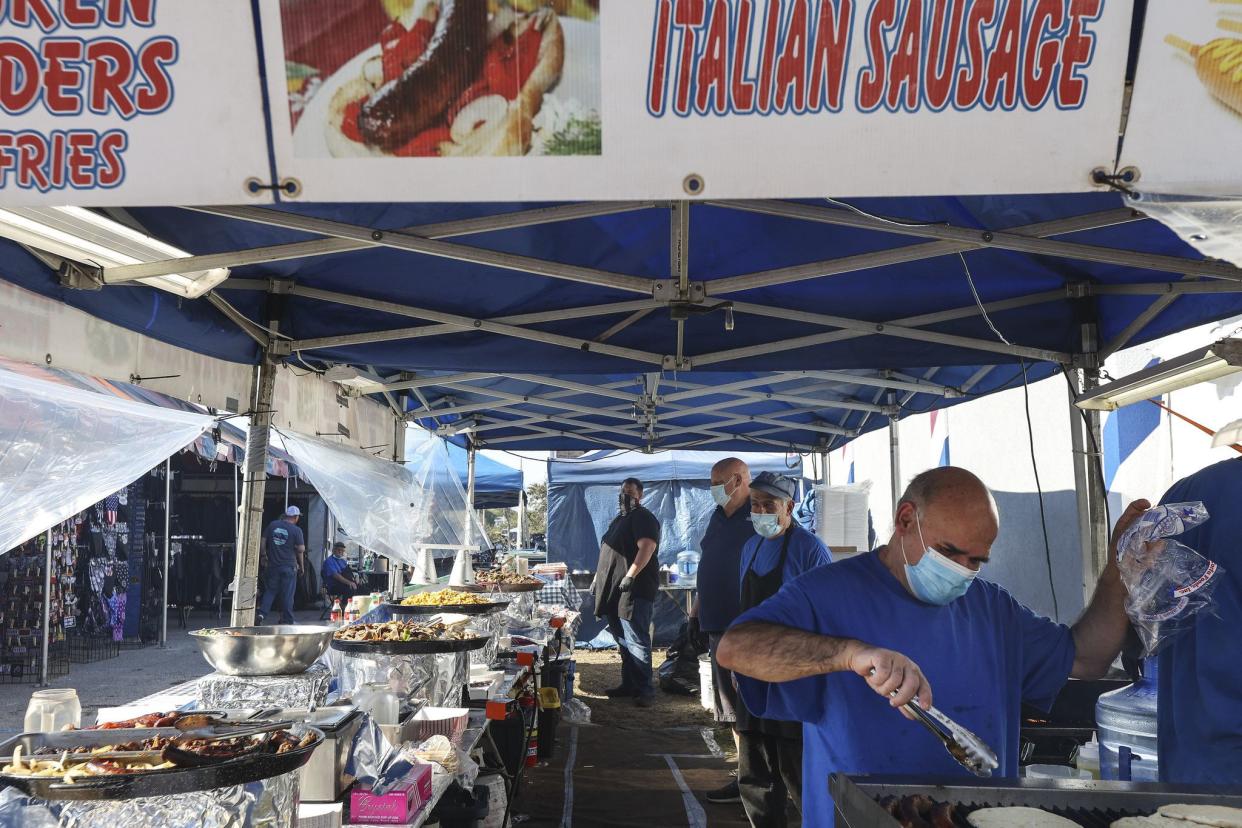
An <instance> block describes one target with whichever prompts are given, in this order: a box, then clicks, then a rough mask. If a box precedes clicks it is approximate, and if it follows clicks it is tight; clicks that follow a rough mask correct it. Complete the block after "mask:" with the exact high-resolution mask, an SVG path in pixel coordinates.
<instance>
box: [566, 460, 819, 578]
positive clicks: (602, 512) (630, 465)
mask: <svg viewBox="0 0 1242 828" xmlns="http://www.w3.org/2000/svg"><path fill="white" fill-rule="evenodd" d="M728 456H729V455H728V454H726V453H720V452H710V451H681V450H678V451H666V452H660V453H659V454H642V453H641V452H634V451H597V452H590V453H588V454H586V455H583V456H582V457H578V458H574V459H572V460H555V459H551V460H548V560H550V561H564V562H565V563H566V564H567V565H568V566H569V568H570V569H585V570H593V569H594V568H595V562H596V560H597V559H598V557H599V540H600V538H601V537H602V536H603V534H604V530H605V529H607V528H608V523H609V522H610V521H611V520H612V519H613V518H614V517H616V514H617V491H618V489H619V488H620V486H621V481H622V480H624V479H625V478H627V477H637V478H638V479H639V480H641V481H642V482H643V487H644V491H643V505H644V506H646V507H647V508H648V509H650V510H651V512H652V513H653V514H654V515H655V516H656V518H658V519H659V521H660V531H661V535H660V563H661V564H662V565H663V564H669V563H672V562H673V560H674V559H675V558H676V557H677V553H678V552H685V551H688V550H693V551H696V552H701V551H702V550H701V549H700V548H699V540H700V539H701V538H702V536H703V530H704V529H705V528H706V526H707V518H708V517H709V516H710V515H711V512H712V509H713V508H715V507H714V504H713V503H712V499H711V492H710V491H709V489H710V486H711V483H710V479H711V471H712V466H713V465H714V464H715V462H716V461H717V460H721V459H723V458H725V457H728ZM744 459H745V460H746V462H747V465H749V466H750V469H751V473H752V474H757V473H758V472H761V471H773V472H778V473H780V474H788V475H790V476H791V477H794V478H801V477H802V458H801V457H799V456H798V455H796V454H794V455H788V456H787V455H784V454H746V455H744Z"/></svg>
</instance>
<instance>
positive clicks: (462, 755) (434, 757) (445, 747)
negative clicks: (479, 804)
mask: <svg viewBox="0 0 1242 828" xmlns="http://www.w3.org/2000/svg"><path fill="white" fill-rule="evenodd" d="M414 755H415V756H417V757H418V758H419V759H421V760H423V761H424V762H434V763H435V764H437V765H439V766H440V767H442V768H444V772H445V773H447V774H449V775H450V776H452V777H453V781H454V782H456V783H457V784H458V785H461V786H462V787H463V788H465V789H466V790H467V791H472V790H474V780H475V779H477V778H478V776H479V765H478V763H477V762H475V761H474V760H473V759H471V758H470V756H469V755H468V754H467V753H466V752H465V751H463V750H462V749H461V748H459V747H457V746H456V745H454V744H453V743H452V742H451V741H449V738H448V737H447V736H439V735H437V736H432V737H431V738H429V739H427V740H426V741H424V742H423V743H422V744H420V745H419V746H418V747H417V748H415V749H414Z"/></svg>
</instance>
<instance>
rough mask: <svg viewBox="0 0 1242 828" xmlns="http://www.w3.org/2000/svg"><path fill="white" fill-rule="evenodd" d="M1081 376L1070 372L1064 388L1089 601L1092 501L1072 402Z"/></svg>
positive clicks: (1082, 429) (1082, 432)
mask: <svg viewBox="0 0 1242 828" xmlns="http://www.w3.org/2000/svg"><path fill="white" fill-rule="evenodd" d="M1080 375H1081V372H1080V371H1077V370H1075V371H1073V372H1071V373H1070V376H1071V377H1072V378H1073V379H1071V381H1070V382H1071V384H1070V386H1069V387H1068V388H1067V389H1066V391H1067V393H1068V394H1069V415H1070V424H1069V425H1070V452H1071V454H1072V460H1073V465H1074V492H1075V494H1076V495H1077V500H1078V547H1079V549H1081V550H1082V595H1083V601H1087V602H1089V601H1090V600H1091V594H1092V593H1093V592H1094V590H1095V576H1094V572H1093V563H1094V561H1093V557H1092V556H1091V555H1090V554H1088V551H1087V550H1089V549H1090V548H1091V542H1092V537H1093V534H1092V528H1091V513H1092V509H1093V506H1094V502H1093V498H1092V497H1091V479H1090V476H1089V475H1088V472H1087V467H1088V466H1089V465H1090V463H1091V458H1090V455H1089V454H1088V453H1087V449H1086V424H1085V420H1084V418H1083V416H1082V414H1083V412H1082V411H1081V410H1080V409H1079V408H1078V407H1077V406H1075V405H1074V402H1075V400H1076V399H1077V397H1078V389H1079V388H1080V387H1081V376H1080Z"/></svg>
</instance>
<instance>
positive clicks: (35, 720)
mask: <svg viewBox="0 0 1242 828" xmlns="http://www.w3.org/2000/svg"><path fill="white" fill-rule="evenodd" d="M23 724H24V725H25V730H26V732H27V733H55V732H56V731H59V730H64V729H65V728H66V727H69V726H70V725H72V726H73V727H81V726H82V704H81V703H80V702H79V701H78V691H76V690H73V689H69V690H36V691H34V693H32V694H31V696H30V704H29V705H28V706H27V707H26V719H25V721H24V722H23Z"/></svg>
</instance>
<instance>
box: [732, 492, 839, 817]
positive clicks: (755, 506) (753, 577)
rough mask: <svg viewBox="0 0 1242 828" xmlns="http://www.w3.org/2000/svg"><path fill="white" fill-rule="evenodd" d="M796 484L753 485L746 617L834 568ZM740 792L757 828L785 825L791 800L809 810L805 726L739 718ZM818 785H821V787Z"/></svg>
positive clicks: (742, 588) (745, 712)
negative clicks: (801, 514)
mask: <svg viewBox="0 0 1242 828" xmlns="http://www.w3.org/2000/svg"><path fill="white" fill-rule="evenodd" d="M797 492H798V488H797V483H796V482H795V481H794V479H793V478H792V477H787V476H785V475H783V474H773V473H772V472H767V471H765V472H760V473H759V474H758V475H756V476H755V479H754V480H752V481H751V483H750V522H751V524H752V525H753V526H754V528H755V534H754V536H752V537H751V539H750V540H748V541H746V544H745V545H744V546H743V547H742V557H741V561H740V570H739V573H738V574H739V577H740V579H741V580H740V584H739V593H738V595H739V609H740V611H741V612H743V613H744V612H746V611H747V610H750V609H753V608H755V607H757V606H759V605H760V604H762V603H763V602H764V601H766V600H768V599H769V598H771V597H772V596H774V595H776V593H777V592H779V591H780V588H781V586H782V585H783V584H787V583H789V582H790V581H792V580H794V579H795V578H797V577H798V576H799V575H801V574H803V573H804V572H809V571H810V570H812V569H815V568H816V567H820V566H823V565H825V564H828V563H831V562H832V558H831V557H829V555H828V549H827V547H825V546H824V542H823V541H821V540H820V539H819V538H817V537H816V536H815V535H813V534H811V533H810V532H808V531H807V530H805V529H803V528H802V527H801V526H799V525H798V523H797V521H795V520H794V519H793V505H794V499H795V498H796V497H797ZM735 712H736V714H737V725H736V730H737V734H738V742H739V744H738V773H737V782H738V789H739V791H740V793H741V796H742V807H744V808H745V809H746V816H747V818H748V819H749V820H750V824H751V825H752V826H755V828H767V826H773V827H774V828H781V827H783V826H784V825H786V824H787V823H786V819H785V811H786V801H787V799H793V801H794V804H795V805H796V806H797V807H798V810H802V723H801V722H800V721H781V720H778V719H775V718H763V717H760V716H755V715H753V714H752V713H751V712H750V710H749V709H748V708H747V706H746V705H745V704H739V705H738V706H737V710H736V711H735ZM815 784H820V782H819V781H818V780H817V781H816V783H815Z"/></svg>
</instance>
